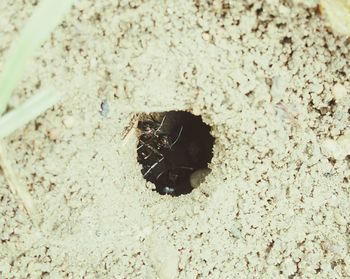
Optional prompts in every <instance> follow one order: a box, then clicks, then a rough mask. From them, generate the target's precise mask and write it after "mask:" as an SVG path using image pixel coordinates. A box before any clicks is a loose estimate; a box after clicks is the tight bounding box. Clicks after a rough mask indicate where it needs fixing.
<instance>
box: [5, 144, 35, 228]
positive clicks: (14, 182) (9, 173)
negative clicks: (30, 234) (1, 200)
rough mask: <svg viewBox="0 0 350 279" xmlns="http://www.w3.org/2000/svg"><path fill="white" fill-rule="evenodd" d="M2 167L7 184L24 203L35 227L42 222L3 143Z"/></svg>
mask: <svg viewBox="0 0 350 279" xmlns="http://www.w3.org/2000/svg"><path fill="white" fill-rule="evenodd" d="M0 165H1V168H2V170H3V172H4V175H5V178H6V180H7V183H8V185H9V187H10V189H11V192H12V193H13V194H14V195H15V196H16V197H17V198H19V199H20V200H21V201H22V203H23V205H24V208H25V209H26V210H27V212H28V214H29V216H30V218H31V219H32V221H33V223H34V224H35V225H38V224H39V222H40V220H39V215H38V213H37V211H36V207H35V205H34V202H33V199H32V197H31V196H30V194H29V192H28V190H27V188H26V187H24V185H23V184H22V183H20V182H19V180H18V176H17V175H16V174H15V172H14V171H13V168H12V166H11V163H10V161H9V160H8V158H7V153H6V151H5V148H4V147H3V143H2V141H0Z"/></svg>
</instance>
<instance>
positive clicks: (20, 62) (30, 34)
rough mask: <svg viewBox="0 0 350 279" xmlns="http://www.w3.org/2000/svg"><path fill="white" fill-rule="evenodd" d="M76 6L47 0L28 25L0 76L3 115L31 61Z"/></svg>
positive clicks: (66, 0)
mask: <svg viewBox="0 0 350 279" xmlns="http://www.w3.org/2000/svg"><path fill="white" fill-rule="evenodd" d="M72 3H73V0H43V1H41V2H40V4H39V6H38V7H37V8H36V10H35V11H34V13H33V15H32V16H31V18H30V19H29V21H28V22H27V23H26V25H25V27H24V29H23V30H22V32H21V33H20V36H19V38H18V40H17V41H15V42H14V44H13V45H12V47H11V48H10V50H9V53H8V57H7V60H6V63H5V67H4V69H3V72H2V73H1V75H0V115H2V114H3V112H4V111H5V109H6V106H7V103H8V101H9V99H10V96H11V93H12V92H13V90H14V89H15V87H16V86H17V85H18V83H19V82H20V80H21V78H22V76H23V73H24V70H25V66H26V64H27V62H28V61H29V60H30V59H31V58H32V57H33V56H34V54H35V51H36V49H38V48H39V47H40V45H41V44H42V43H43V42H44V41H45V39H47V37H48V36H49V35H50V33H51V32H52V30H53V29H54V28H55V27H56V26H57V25H58V24H59V23H60V22H61V21H62V19H63V16H64V15H65V14H66V12H68V10H69V8H70V7H71V5H72Z"/></svg>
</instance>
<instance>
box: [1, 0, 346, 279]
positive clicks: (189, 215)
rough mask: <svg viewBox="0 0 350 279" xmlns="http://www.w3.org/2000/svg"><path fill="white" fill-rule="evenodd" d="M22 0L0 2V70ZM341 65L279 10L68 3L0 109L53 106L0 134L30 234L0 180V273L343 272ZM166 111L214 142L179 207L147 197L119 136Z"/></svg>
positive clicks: (296, 9) (132, 150)
mask: <svg viewBox="0 0 350 279" xmlns="http://www.w3.org/2000/svg"><path fill="white" fill-rule="evenodd" d="M23 2H25V3H23ZM36 2H37V1H34V0H28V1H20V0H14V1H11V4H8V1H1V3H0V11H1V12H0V15H1V16H0V30H1V41H0V67H1V65H3V62H4V55H5V54H6V51H7V49H8V47H9V45H10V42H11V41H12V40H13V39H14V38H15V36H16V35H17V34H18V30H20V29H21V28H22V27H23V24H24V22H25V20H26V19H27V18H28V16H29V15H30V14H31V12H32V10H33V6H34V5H35V3H36ZM116 3H118V4H116ZM349 61H350V45H349V40H347V39H346V38H345V37H337V36H335V35H333V34H332V32H330V30H329V29H328V28H327V27H326V26H325V25H324V20H323V18H322V15H320V14H319V13H317V10H316V9H314V8H313V7H306V6H300V5H293V4H292V3H290V2H288V1H282V3H281V2H278V1H276V0H269V1H265V2H264V3H262V1H253V0H249V1H243V0H242V1H239V0H238V1H232V3H231V5H229V4H228V3H223V2H222V1H200V0H197V1H187V0H184V1H158V0H154V1H139V0H131V1H127V0H120V1H109V0H103V1H102V0H100V1H92V0H91V1H88V0H81V1H78V2H77V4H76V6H75V7H74V9H73V10H72V11H71V12H70V14H69V15H68V16H67V18H66V20H65V22H64V23H63V24H62V25H61V26H60V27H59V28H58V29H57V30H56V31H55V32H54V34H53V35H52V36H51V38H50V40H48V41H47V42H46V43H45V45H44V46H43V48H42V50H41V51H40V52H39V53H38V58H37V59H36V60H35V61H34V62H33V63H32V64H31V65H30V67H28V71H27V74H26V77H25V78H24V80H23V82H22V84H21V86H20V87H19V88H18V89H17V90H16V94H15V96H14V97H13V99H12V100H11V107H15V106H17V105H18V104H19V103H20V102H22V101H23V100H24V99H25V98H26V97H28V96H30V95H32V94H34V93H35V92H37V89H38V88H44V87H45V86H46V85H48V84H49V85H52V86H55V87H56V88H58V89H59V90H60V91H62V92H63V93H65V94H66V95H65V98H64V100H63V101H61V102H60V103H59V104H58V105H56V106H55V107H54V108H53V109H51V110H49V111H47V112H46V113H45V114H44V115H42V116H41V117H39V118H38V119H37V120H36V121H35V123H34V122H33V123H31V124H29V125H27V126H26V127H25V128H23V129H22V130H20V131H17V132H16V133H15V134H13V135H12V136H11V137H9V138H8V139H7V150H8V153H9V156H10V159H11V162H12V163H13V165H14V166H15V169H16V170H17V171H18V173H19V176H20V179H21V181H22V182H23V183H25V184H26V185H27V187H28V189H29V190H30V192H31V195H32V196H33V198H34V200H35V201H36V206H37V208H38V210H39V212H40V216H41V219H42V222H41V224H40V226H39V227H36V226H33V225H32V223H31V221H30V219H29V217H28V215H27V214H26V212H25V210H24V208H23V206H22V205H21V204H20V203H19V202H18V200H17V199H16V198H15V197H14V196H13V195H12V193H11V192H10V190H9V188H8V186H7V184H6V183H5V180H4V178H3V176H1V175H0V186H1V187H0V216H1V219H0V277H1V278H169V279H170V278H349V277H350V256H349V250H350V237H349V231H350V215H349V212H350V200H349V196H350V188H349V179H350V169H349V164H350V163H349V153H350V152H349V150H350V148H349V133H350V132H349V124H350V123H349V106H350V101H349V90H350V80H349V77H350V65H349ZM103 100H106V101H107V102H108V104H109V108H110V110H109V112H108V114H107V115H106V116H101V114H100V111H99V110H100V104H101V102H102V101H103ZM168 110H187V111H191V112H192V113H194V114H197V115H202V117H203V119H204V120H205V122H206V123H208V124H210V125H211V126H212V134H213V136H215V146H214V157H213V160H212V163H211V164H210V168H211V170H212V172H211V174H210V175H209V176H207V179H206V181H205V182H204V183H202V184H201V185H200V187H199V188H197V189H195V190H194V191H193V192H192V193H190V194H188V195H185V196H180V197H170V196H161V195H159V194H158V193H156V192H153V191H152V190H151V188H152V185H151V184H150V183H146V181H145V180H144V179H143V177H142V174H141V166H140V165H139V164H138V163H137V158H136V156H137V155H136V145H137V136H136V133H135V132H132V133H131V134H130V136H129V137H128V138H127V139H126V140H123V133H124V130H125V128H126V127H128V125H129V124H130V120H131V119H132V118H133V116H134V115H135V114H136V113H142V112H157V111H159V112H161V111H168Z"/></svg>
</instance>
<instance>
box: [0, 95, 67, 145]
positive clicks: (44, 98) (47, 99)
mask: <svg viewBox="0 0 350 279" xmlns="http://www.w3.org/2000/svg"><path fill="white" fill-rule="evenodd" d="M60 97H61V95H60V94H59V93H58V92H57V91H54V90H53V89H46V90H43V91H41V92H39V93H38V94H36V95H34V96H33V97H31V98H30V99H29V100H27V101H26V102H25V103H24V104H22V105H20V106H19V107H18V108H16V109H15V110H13V111H11V112H9V113H7V114H5V115H4V116H3V117H0V139H2V138H3V137H6V136H8V135H9V134H11V133H12V132H13V131H15V130H16V129H18V128H20V127H21V126H23V125H25V124H27V123H28V122H29V121H31V120H33V119H35V118H36V117H38V116H39V115H40V114H41V113H42V112H44V111H45V110H46V109H48V108H49V107H51V106H53V105H54V104H55V103H56V102H57V101H58V100H59V98H60Z"/></svg>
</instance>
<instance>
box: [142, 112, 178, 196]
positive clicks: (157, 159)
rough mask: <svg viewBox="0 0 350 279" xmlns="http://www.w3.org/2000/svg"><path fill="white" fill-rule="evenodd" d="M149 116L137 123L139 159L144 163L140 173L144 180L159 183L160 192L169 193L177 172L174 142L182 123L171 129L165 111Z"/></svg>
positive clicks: (176, 177) (171, 191)
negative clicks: (158, 114) (174, 160)
mask: <svg viewBox="0 0 350 279" xmlns="http://www.w3.org/2000/svg"><path fill="white" fill-rule="evenodd" d="M158 118H159V119H157V118H156V117H153V116H150V117H149V118H146V119H143V120H142V121H139V123H138V130H139V144H138V146H137V152H138V161H139V163H141V164H142V165H143V169H142V174H143V177H144V178H146V179H147V180H149V181H151V182H153V183H155V184H156V185H157V184H158V185H160V184H161V185H164V186H161V189H160V192H161V193H163V194H169V195H172V194H173V193H174V191H175V190H174V185H176V184H177V180H178V177H179V176H180V174H179V173H178V172H177V169H178V168H177V167H176V166H173V164H174V163H173V162H172V159H173V157H174V150H173V149H174V146H175V145H176V144H177V143H178V142H179V140H180V138H181V135H182V132H183V126H180V127H178V129H177V131H176V132H175V131H174V129H173V128H174V127H172V126H171V121H170V120H169V121H167V120H168V119H167V115H166V114H164V115H163V116H160V117H159V116H158Z"/></svg>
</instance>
